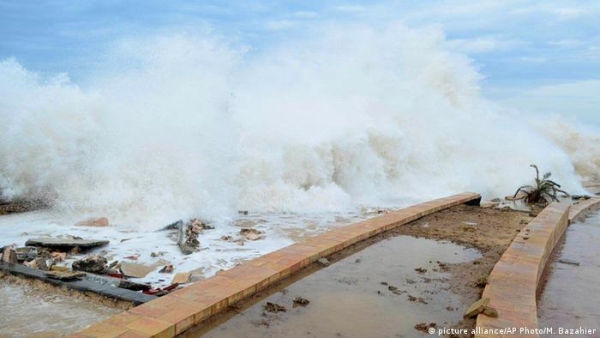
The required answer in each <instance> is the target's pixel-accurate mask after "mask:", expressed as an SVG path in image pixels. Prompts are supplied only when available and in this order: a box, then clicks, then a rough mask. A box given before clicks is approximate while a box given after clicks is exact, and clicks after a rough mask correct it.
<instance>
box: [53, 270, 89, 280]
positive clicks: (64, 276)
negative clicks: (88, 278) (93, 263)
mask: <svg viewBox="0 0 600 338" xmlns="http://www.w3.org/2000/svg"><path fill="white" fill-rule="evenodd" d="M46 276H48V278H52V279H58V280H64V281H70V280H75V279H81V278H83V277H85V272H71V271H47V272H46Z"/></svg>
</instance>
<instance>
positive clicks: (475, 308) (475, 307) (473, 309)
mask: <svg viewBox="0 0 600 338" xmlns="http://www.w3.org/2000/svg"><path fill="white" fill-rule="evenodd" d="M489 302H490V298H489V297H485V298H482V299H480V300H478V301H476V302H475V303H473V304H471V306H469V308H468V309H467V312H465V315H464V317H465V318H472V317H475V316H477V315H478V314H480V313H482V312H483V311H484V310H485V307H486V305H488V304H489Z"/></svg>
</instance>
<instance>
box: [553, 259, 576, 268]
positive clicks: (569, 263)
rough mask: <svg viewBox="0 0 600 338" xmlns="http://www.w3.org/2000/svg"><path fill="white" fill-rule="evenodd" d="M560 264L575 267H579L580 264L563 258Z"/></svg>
mask: <svg viewBox="0 0 600 338" xmlns="http://www.w3.org/2000/svg"><path fill="white" fill-rule="evenodd" d="M558 262H559V263H563V264H568V265H575V266H579V262H577V261H574V260H572V259H566V258H561V259H559V260H558Z"/></svg>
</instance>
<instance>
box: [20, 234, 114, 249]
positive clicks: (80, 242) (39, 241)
mask: <svg viewBox="0 0 600 338" xmlns="http://www.w3.org/2000/svg"><path fill="white" fill-rule="evenodd" d="M108 243H110V241H107V240H93V239H90V240H88V239H70V238H50V237H48V238H30V239H29V240H27V242H25V245H27V246H41V247H45V248H53V249H63V250H71V249H73V248H75V247H79V248H81V249H87V248H94V247H98V246H103V245H107V244H108Z"/></svg>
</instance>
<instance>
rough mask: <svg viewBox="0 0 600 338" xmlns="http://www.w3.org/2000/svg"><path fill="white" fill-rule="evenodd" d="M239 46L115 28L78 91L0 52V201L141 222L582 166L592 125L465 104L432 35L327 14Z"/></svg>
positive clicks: (383, 199)
mask: <svg viewBox="0 0 600 338" xmlns="http://www.w3.org/2000/svg"><path fill="white" fill-rule="evenodd" d="M251 47H252V46H237V45H235V44H231V43H229V42H228V41H226V39H223V38H217V37H215V36H211V35H210V34H182V35H170V36H158V37H148V38H138V39H129V40H127V39H124V40H120V41H119V42H118V43H115V46H114V48H113V49H112V50H110V51H109V52H108V53H107V55H108V56H107V57H106V62H105V67H104V68H103V69H102V71H98V73H97V74H93V75H89V78H88V79H87V80H86V85H85V86H83V87H82V86H79V85H77V84H76V83H72V82H70V81H69V79H68V77H67V76H66V75H64V74H63V75H59V76H56V77H53V78H46V77H41V76H39V75H37V74H36V73H35V71H34V70H27V69H24V68H23V67H22V66H21V65H19V63H18V61H15V60H12V59H8V60H4V61H1V62H0V91H1V92H2V93H3V95H2V97H1V98H0V154H1V155H2V157H0V187H1V188H2V195H3V197H5V198H9V199H10V198H17V197H27V198H31V197H42V198H46V199H48V200H49V201H51V202H52V203H53V205H54V206H55V208H57V209H59V210H62V211H63V212H76V213H94V214H98V213H100V214H105V215H108V216H110V217H113V218H117V219H119V220H123V221H125V222H129V223H137V224H144V226H145V227H150V228H152V227H156V226H158V225H159V224H163V223H164V222H167V221H171V220H173V219H178V218H184V217H191V216H201V217H204V218H209V219H221V220H226V219H230V218H231V217H233V215H235V212H236V211H237V210H239V209H244V210H246V209H249V210H252V211H256V212H331V211H348V210H355V209H356V208H357V207H358V206H365V205H366V206H378V205H395V204H398V203H397V202H398V201H400V200H406V199H411V200H423V199H427V198H432V197H438V196H441V195H447V194H451V193H456V192H459V191H465V190H471V191H478V192H481V193H482V194H484V195H485V196H486V197H492V196H493V197H495V196H503V195H506V194H510V193H512V192H513V189H514V188H516V187H518V186H520V185H521V184H524V183H528V180H530V179H531V177H532V173H533V171H532V170H531V168H529V164H531V163H535V164H537V165H538V166H540V168H542V170H544V171H551V172H552V173H553V177H554V178H555V179H556V180H557V181H559V182H561V183H563V184H564V187H565V188H566V189H567V190H569V191H573V192H582V189H581V186H580V184H579V183H578V182H579V180H580V179H581V178H582V176H585V177H597V175H598V172H599V166H600V163H598V161H597V158H600V156H595V157H594V155H595V154H598V151H599V150H598V146H597V142H596V143H594V142H590V141H593V140H597V138H598V135H597V134H593V133H592V134H584V133H580V131H579V130H578V129H577V128H576V127H574V126H572V125H568V124H564V122H557V123H560V124H554V125H550V126H549V127H548V128H540V127H539V126H532V125H531V123H529V122H527V118H526V116H522V114H520V113H514V112H513V113H507V112H506V111H505V110H501V109H500V108H498V107H496V106H495V105H493V104H492V103H490V102H487V101H486V100H484V99H482V98H481V96H480V94H479V81H480V79H481V78H482V75H481V74H480V73H478V71H477V70H476V67H474V66H473V65H472V64H471V62H470V60H469V59H468V58H467V57H466V56H464V55H460V54H456V53H453V52H450V51H448V50H446V49H444V36H443V34H442V33H441V32H439V31H435V30H423V31H418V30H411V29H408V28H406V27H404V26H402V25H392V26H388V27H386V28H383V29H374V28H370V27H355V26H352V27H349V26H342V27H341V26H329V27H326V28H324V29H323V30H321V31H320V32H319V35H318V36H313V37H311V38H310V39H306V40H296V41H286V42H284V43H281V44H279V45H276V46H271V47H268V48H262V49H259V50H252V48H251ZM249 50H251V51H249ZM540 129H542V131H540ZM544 129H545V130H544ZM590 158H596V160H593V161H590Z"/></svg>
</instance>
